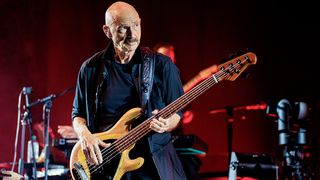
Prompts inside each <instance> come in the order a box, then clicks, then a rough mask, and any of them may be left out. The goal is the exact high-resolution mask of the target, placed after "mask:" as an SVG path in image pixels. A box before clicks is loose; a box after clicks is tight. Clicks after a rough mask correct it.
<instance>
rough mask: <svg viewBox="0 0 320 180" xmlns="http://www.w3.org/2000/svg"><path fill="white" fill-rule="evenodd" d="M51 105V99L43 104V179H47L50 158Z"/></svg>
mask: <svg viewBox="0 0 320 180" xmlns="http://www.w3.org/2000/svg"><path fill="white" fill-rule="evenodd" d="M51 107H52V100H48V101H47V102H46V103H45V104H44V105H43V116H42V118H43V121H44V125H45V129H44V131H45V144H44V148H45V159H44V170H45V171H44V179H45V180H47V179H48V166H49V159H50V149H49V141H50V140H49V127H50V126H49V124H50V110H51Z"/></svg>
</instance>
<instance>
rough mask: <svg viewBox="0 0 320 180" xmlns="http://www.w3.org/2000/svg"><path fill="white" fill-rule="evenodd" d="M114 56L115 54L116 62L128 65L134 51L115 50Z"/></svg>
mask: <svg viewBox="0 0 320 180" xmlns="http://www.w3.org/2000/svg"><path fill="white" fill-rule="evenodd" d="M115 52H116V54H115V60H116V61H118V62H119V63H121V64H128V63H129V62H130V61H131V59H132V57H133V55H134V51H131V52H121V51H118V50H117V49H116V50H115Z"/></svg>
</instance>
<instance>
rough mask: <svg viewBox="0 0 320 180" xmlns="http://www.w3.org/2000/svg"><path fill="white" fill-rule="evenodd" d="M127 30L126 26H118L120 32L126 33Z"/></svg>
mask: <svg viewBox="0 0 320 180" xmlns="http://www.w3.org/2000/svg"><path fill="white" fill-rule="evenodd" d="M126 30H127V29H126V28H125V27H119V28H118V32H119V33H125V32H126Z"/></svg>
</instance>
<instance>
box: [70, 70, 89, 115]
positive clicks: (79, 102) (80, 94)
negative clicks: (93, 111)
mask: <svg viewBox="0 0 320 180" xmlns="http://www.w3.org/2000/svg"><path fill="white" fill-rule="evenodd" d="M85 70H86V68H85V64H83V65H82V66H81V68H80V71H79V73H78V78H77V85H76V90H75V96H74V100H73V107H72V114H71V116H72V119H74V118H75V117H82V118H84V119H87V117H86V103H85Z"/></svg>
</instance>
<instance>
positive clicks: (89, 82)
mask: <svg viewBox="0 0 320 180" xmlns="http://www.w3.org/2000/svg"><path fill="white" fill-rule="evenodd" d="M149 51H150V50H149ZM145 52H146V49H145V48H138V49H137V50H136V54H135V55H134V56H139V57H141V58H138V59H140V60H139V61H137V62H135V64H134V65H133V68H132V76H133V77H134V79H137V80H138V79H139V66H141V63H142V62H143V61H144V60H145V57H146V56H145ZM113 54H114V50H113V46H111V45H110V46H108V47H107V48H106V49H105V50H103V51H101V52H98V53H96V54H94V55H93V56H92V57H90V58H89V59H87V60H86V61H85V62H84V63H83V64H82V66H81V69H80V71H79V74H78V80H77V87H76V93H75V98H74V103H73V109H72V118H74V117H82V118H84V119H86V120H87V126H88V128H89V130H90V131H91V132H92V133H97V128H96V127H95V122H96V121H97V119H96V112H97V107H98V99H99V98H98V97H99V95H100V91H101V87H102V83H103V80H104V78H108V68H107V67H108V65H109V62H110V61H112V59H113V58H112V56H113ZM154 58H155V70H154V79H153V86H152V91H151V95H150V99H149V102H148V103H147V106H146V116H148V117H149V116H151V112H152V110H154V109H159V110H160V109H162V108H164V107H166V106H167V105H168V104H170V103H171V102H173V101H174V100H175V99H177V98H178V97H180V96H181V95H182V94H183V89H182V84H181V81H180V76H179V71H178V69H177V67H176V66H175V65H174V64H173V63H172V62H171V60H170V59H169V58H168V57H167V56H164V55H161V54H157V53H156V54H154ZM137 88H138V87H137ZM138 89H141V88H138ZM178 114H179V115H180V116H181V117H182V112H178ZM148 142H149V147H150V153H151V154H152V158H153V161H154V163H155V165H156V168H157V170H158V173H159V175H160V177H161V179H165V180H166V179H185V175H184V172H183V168H182V165H181V163H180V161H179V158H178V156H177V154H176V151H175V149H174V147H173V144H172V142H171V134H170V133H161V134H160V133H153V134H151V135H150V136H148Z"/></svg>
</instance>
